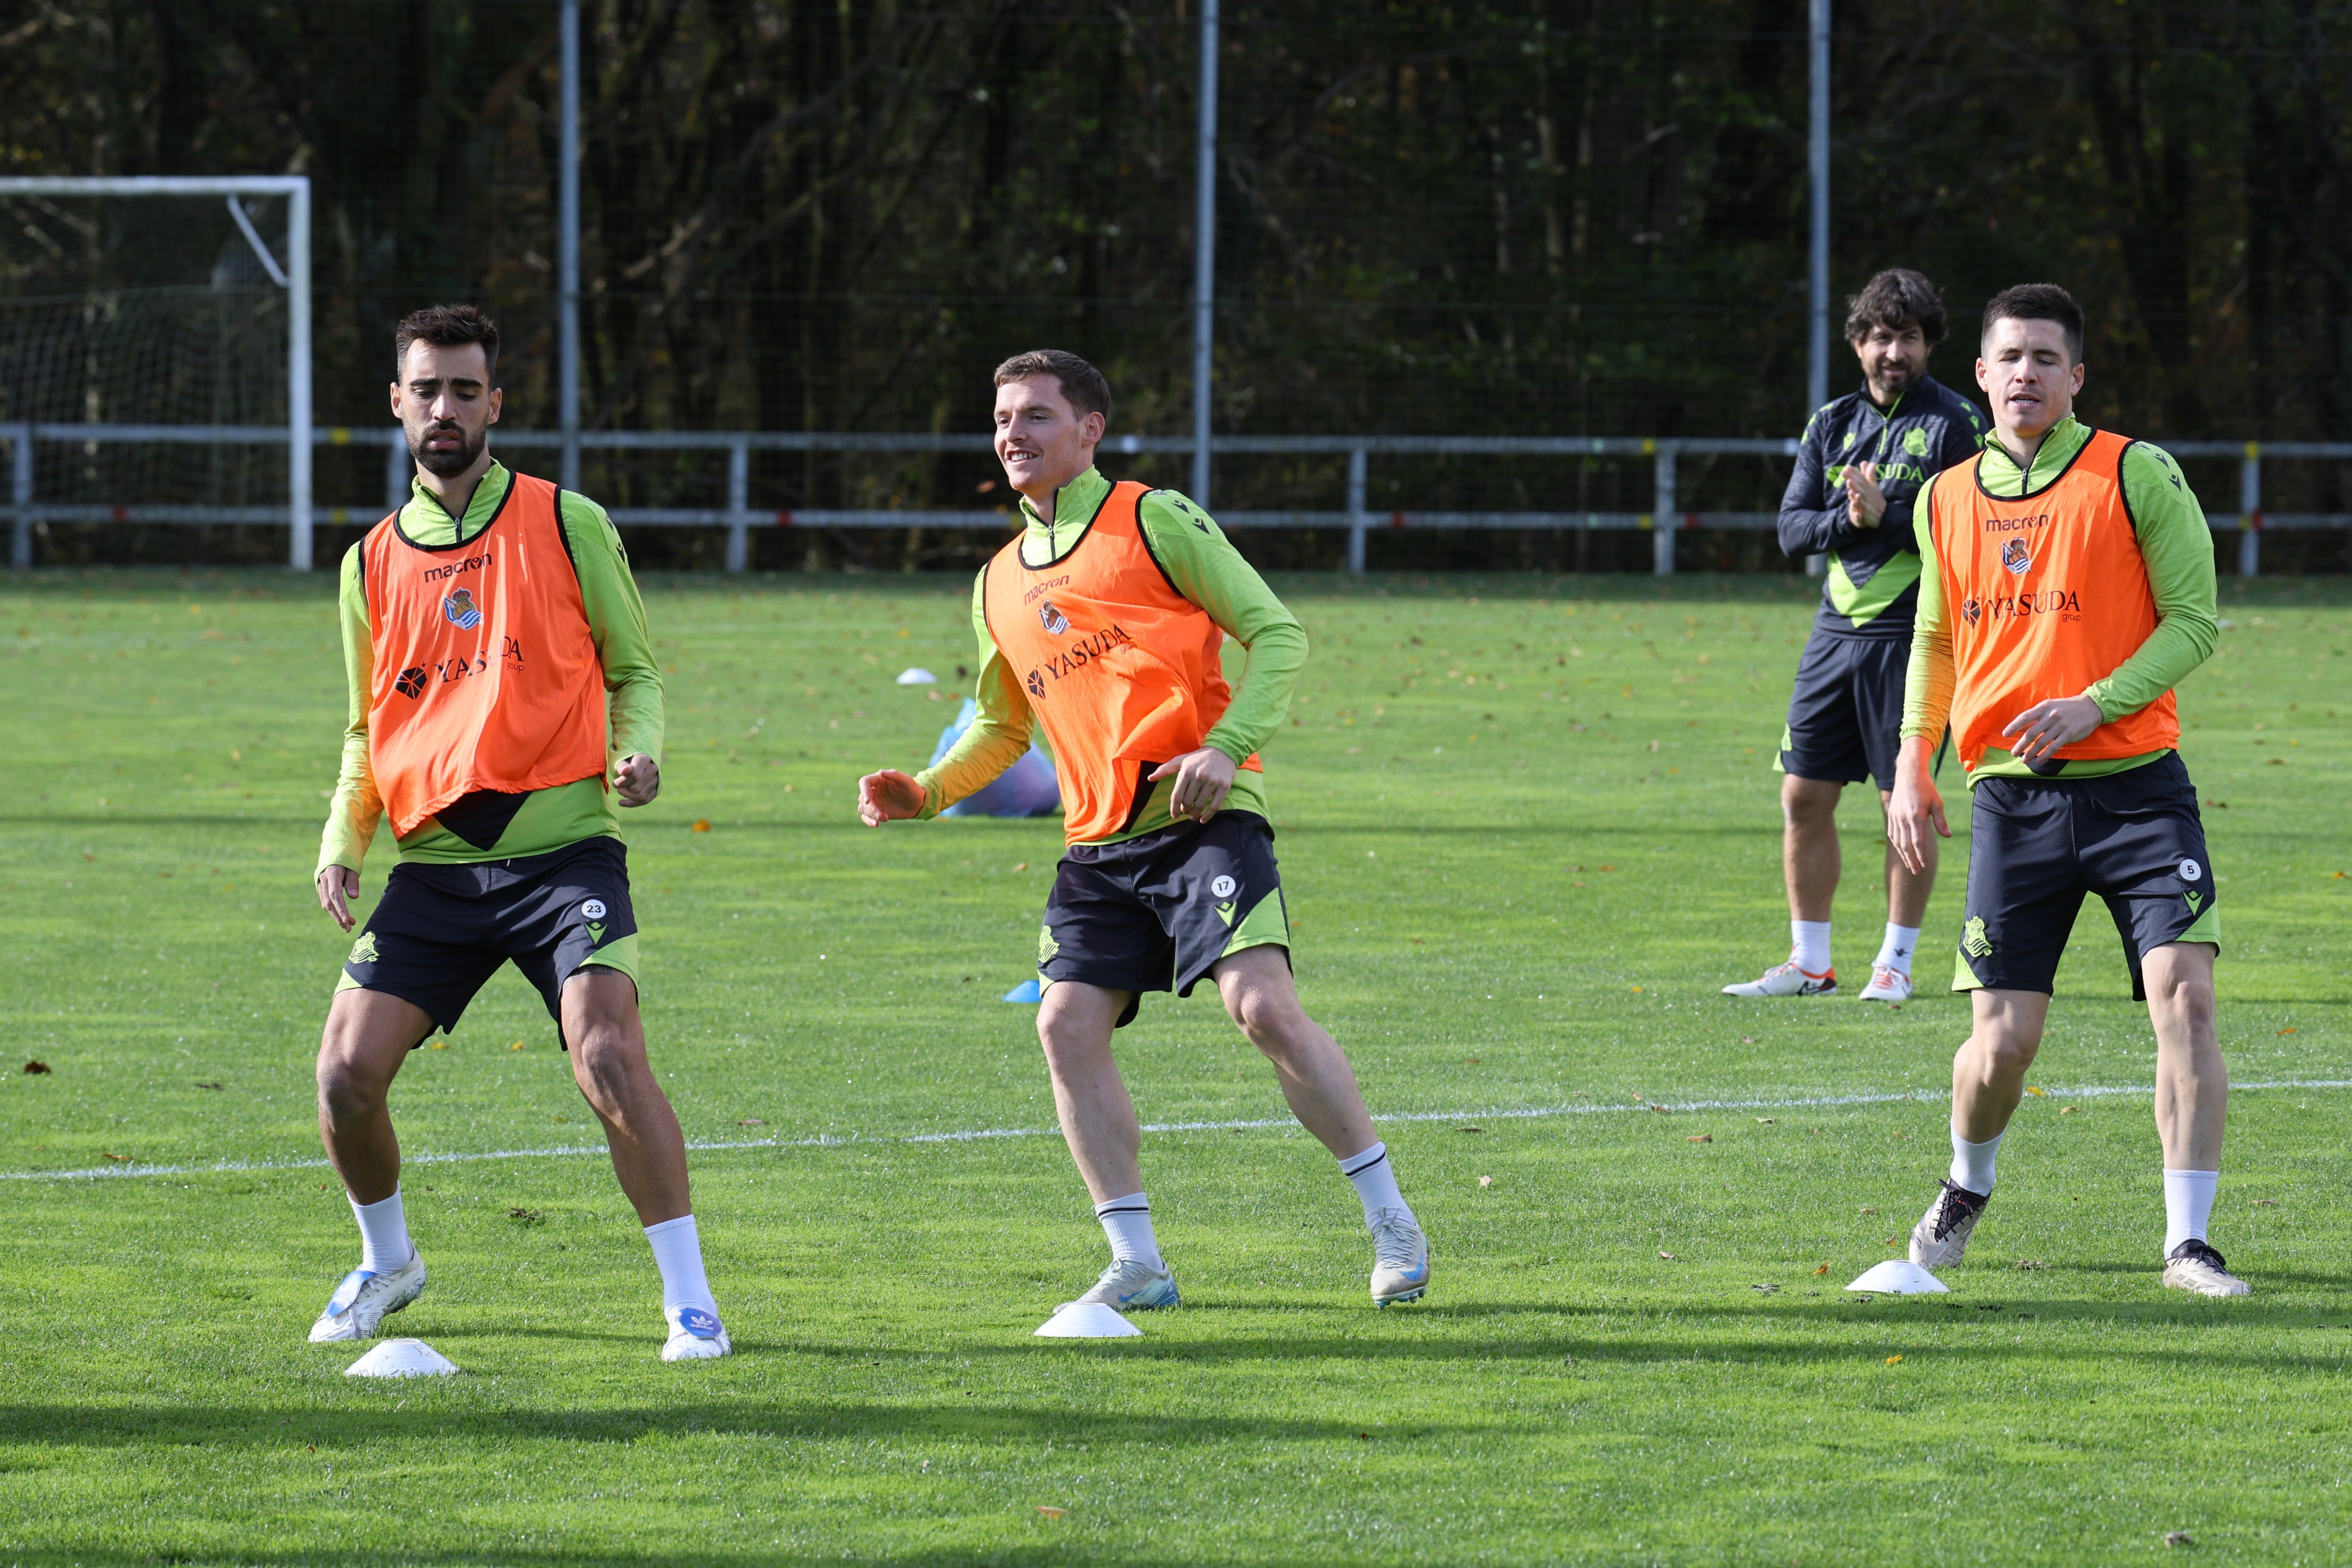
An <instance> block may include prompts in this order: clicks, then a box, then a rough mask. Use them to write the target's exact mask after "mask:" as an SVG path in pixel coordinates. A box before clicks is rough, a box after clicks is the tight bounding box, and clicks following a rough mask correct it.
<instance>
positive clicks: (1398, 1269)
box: [1371, 1209, 1429, 1307]
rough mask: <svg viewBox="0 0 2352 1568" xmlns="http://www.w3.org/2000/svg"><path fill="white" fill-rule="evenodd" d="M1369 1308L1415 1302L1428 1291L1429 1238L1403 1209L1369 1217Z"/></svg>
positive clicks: (1383, 1210) (1387, 1210) (1385, 1211)
mask: <svg viewBox="0 0 2352 1568" xmlns="http://www.w3.org/2000/svg"><path fill="white" fill-rule="evenodd" d="M1371 1228H1372V1305H1373V1306H1375V1307H1393V1306H1395V1305H1397V1304H1398V1303H1399V1302H1402V1301H1418V1300H1421V1298H1422V1293H1423V1291H1425V1290H1427V1289H1429V1237H1425V1236H1423V1235H1422V1234H1421V1226H1419V1225H1418V1224H1416V1223H1415V1222H1414V1220H1413V1217H1412V1214H1411V1213H1410V1212H1409V1211H1407V1210H1404V1209H1381V1211H1380V1212H1379V1213H1377V1214H1375V1215H1373V1216H1372V1227H1371Z"/></svg>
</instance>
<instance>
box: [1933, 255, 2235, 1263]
mask: <svg viewBox="0 0 2352 1568" xmlns="http://www.w3.org/2000/svg"><path fill="white" fill-rule="evenodd" d="M1979 353H1980V355H1981V357H1980V358H1979V359H1978V361H1977V384H1978V385H1979V386H1981V387H1982V388H1984V391H1985V395H1986V396H1987V397H1988V399H1990V402H1991V404H1992V416H1993V427H1994V438H1993V439H1992V440H1990V441H1987V442H1986V443H1985V445H1984V449H1983V450H1982V451H1981V452H1979V454H1978V455H1977V457H1976V458H1975V459H1974V460H1973V461H1970V462H1967V463H1963V464H1961V465H1960V466H1958V468H1946V469H1945V470H1944V471H1943V472H1942V473H1940V474H1938V475H1937V477H1936V478H1935V479H1934V480H1933V481H1931V483H1930V485H1929V488H1928V491H1927V497H1926V498H1925V501H1924V504H1922V505H1921V506H1919V508H1918V509H1917V510H1916V514H1915V527H1916V531H1917V533H1918V538H1919V553H1920V554H1921V556H1922V557H1923V558H1924V560H1925V565H1924V567H1923V569H1922V572H1921V574H1920V579H1919V615H1918V619H1917V622H1916V626H1915V628H1914V631H1913V634H1912V644H1911V669H1910V676H1909V679H1908V680H1907V682H1906V691H1905V696H1904V715H1903V744H1902V750H1901V752H1900V753H1899V755H1898V757H1897V760H1896V763H1895V791H1894V794H1893V795H1892V797H1891V800H1890V803H1889V805H1888V807H1887V813H1886V821H1887V827H1888V837H1889V838H1890V840H1891V842H1892V843H1893V844H1894V846H1895V853H1896V854H1897V855H1899V856H1901V857H1902V858H1903V863H1904V864H1905V865H1906V866H1908V867H1909V868H1911V869H1912V870H1914V871H1917V870H1919V869H1920V868H1922V867H1923V866H1924V865H1925V863H1926V858H1927V857H1926V847H1927V842H1928V839H1927V829H1928V826H1929V825H1930V824H1931V823H1932V824H1933V826H1934V828H1935V830H1936V831H1937V833H1940V834H1943V835H1944V836H1945V837H1950V836H1951V829H1950V828H1949V827H1948V826H1946V825H1945V821H1944V803H1943V800H1942V798H1941V796H1940V795H1937V790H1936V785H1935V783H1934V781H1933V779H1932V778H1930V776H1929V772H1930V770H1929V767H1928V756H1929V753H1930V752H1932V751H1933V750H1934V748H1935V746H1936V743H1937V740H1938V738H1939V737H1941V736H1942V735H1943V733H1944V728H1945V724H1946V722H1947V721H1949V723H1950V726H1951V731H1952V737H1953V742H1954V745H1955V747H1956V749H1957V750H1958V752H1959V758H1960V763H1961V765H1962V766H1963V767H1965V768H1966V769H1967V770H1968V775H1969V805H1970V817H1969V824H1970V835H1969V890H1968V902H1967V906H1966V908H1967V915H1966V924H1965V925H1964V926H1963V927H1962V929H1961V932H1960V944H1959V952H1958V954H1957V955H1956V963H1955V968H1954V972H1953V979H1952V989H1954V990H1955V991H1966V992H1969V993H1970V994H1971V997H1970V1006H1971V1008H1972V1010H1973V1012H1974V1014H1975V1027H1974V1030H1973V1031H1972V1032H1971V1033H1970V1035H1969V1040H1968V1043H1967V1044H1966V1045H1964V1046H1962V1047H1960V1051H1959V1055H1958V1058H1956V1059H1955V1060H1954V1062H1953V1063H1952V1165H1951V1173H1950V1174H1949V1176H1948V1177H1947V1178H1946V1180H1945V1181H1944V1184H1943V1191H1942V1192H1941V1193H1940V1194H1937V1198H1936V1200H1935V1202H1934V1203H1932V1204H1930V1205H1928V1207H1927V1215H1925V1217H1923V1218H1922V1219H1921V1220H1920V1221H1919V1224H1918V1225H1917V1226H1916V1227H1915V1228H1914V1229H1913V1230H1912V1232H1911V1261H1912V1262H1914V1263H1917V1264H1921V1265H1924V1266H1926V1267H1928V1268H1938V1267H1941V1266H1944V1265H1947V1264H1953V1263H1958V1261H1959V1260H1960V1258H1961V1255H1962V1254H1963V1253H1964V1252H1965V1251H1966V1250H1967V1248H1968V1244H1969V1236H1970V1235H1971V1234H1973V1233H1974V1231H1975V1230H1976V1226H1977V1221H1978V1220H1979V1217H1981V1216H1982V1215H1983V1214H1984V1211H1985V1205H1986V1204H1987V1203H1988V1202H1989V1201H1990V1199H1991V1196H1992V1189H1993V1157H1994V1155H1995V1153H1996V1152H1998V1151H1999V1149H2000V1141H2001V1139H2002V1137H2003V1136H2004V1135H2005V1133H2006V1131H2007V1130H2008V1127H2009V1120H2010V1117H2011V1114H2012V1113H2013V1112H2014V1111H2015V1110H2017V1105H2018V1100H2019V1097H2020V1096H2021V1094H2022V1093H2023V1092H2024V1089H2025V1073H2026V1069H2027V1068H2029V1067H2031V1066H2032V1063H2033V1058H2034V1054H2035V1053H2036V1052H2037V1051H2038V1050H2040V1049H2041V1047H2042V1024H2043V1020H2044V1019H2045V1018H2046V1017H2047V1016H2048V1014H2049V1011H2050V994H2051V991H2052V989H2053V985H2054V984H2055V982H2056V977H2057V973H2058V960H2059V956H2060V955H2061V954H2062V953H2063V952H2065V949H2066V938H2067V935H2068V933H2069V932H2070V931H2073V929H2074V917H2075V915H2076V913H2077V912H2078V911H2079V910H2081V908H2082V904H2083V899H2084V895H2085V894H2089V893H2096V894H2098V895H2099V896H2100V898H2101V899H2103V900H2105V903H2106V906H2107V910H2108V913H2109V914H2111V915H2112V916H2114V918H2115V922H2116V932H2117V934H2119V935H2120V936H2121V937H2122V938H2123V947H2124V962H2125V964H2126V967H2127V968H2128V969H2129V970H2130V973H2131V981H2132V994H2134V995H2135V996H2138V997H2141V998H2144V999H2145V1000H2146V1001H2147V1013H2148V1020H2149V1022H2150V1023H2151V1024H2153V1025H2154V1026H2155V1029H2156V1128H2157V1133H2158V1139H2159V1140H2160V1142H2162V1144H2163V1147H2164V1211H2165V1239H2164V1249H2163V1259H2164V1263H2163V1268H2164V1275H2163V1278H2164V1283H2165V1284H2166V1285H2168V1286H2170V1287H2171V1288H2173V1289H2178V1290H2189V1291H2193V1292H2195V1293H2197V1294H2199V1295H2202V1296H2242V1295H2245V1294H2246V1293H2247V1286H2246V1283H2245V1281H2244V1280H2242V1279H2238V1278H2237V1277H2236V1276H2234V1275H2232V1274H2231V1272H2230V1271H2229V1268H2228V1266H2227V1265H2226V1264H2225V1263H2224V1262H2223V1261H2222V1258H2221V1254H2220V1253H2219V1252H2216V1251H2215V1250H2214V1249H2213V1247H2212V1245H2211V1244H2210V1242H2209V1241H2208V1240H2207V1239H2206V1225H2207V1221H2208V1219H2209V1217H2210V1215H2211V1213H2212V1209H2213V1195H2214V1189H2215V1187H2216V1185H2217V1184H2218V1183H2219V1182H2220V1180H2221V1127H2222V1119H2223V1116H2224V1113H2225V1112H2226V1110H2227V1109H2228V1105H2229V1095H2230V1075H2229V1071H2228V1069H2227V1068H2225V1067H2224V1066H2223V1064H2222V1061H2221V1046H2220V1044H2219V1042H2218V1040H2217V1038H2216V1037H2215V1033H2214V1027H2213V960H2214V956H2215V954H2216V953H2217V952H2220V949H2221V927H2220V924H2219V922H2218V916H2217V911H2216V908H2215V905H2216V901H2217V891H2216V888H2215V883H2216V882H2217V881H2219V879H2218V878H2217V877H2215V876H2214V875H2213V868H2212V863H2211V861H2210V859H2209V858H2207V855H2206V852H2205V829H2204V826H2203V825H2202V823H2201V822H2200V820H2199V817H2198V812H2197V791H2196V788H2195V786H2194V785H2192V784H2190V783H2189V770H2188V769H2187V768H2186V767H2184V766H2183V765H2182V764H2181V761H2180V754H2179V750H2178V749H2177V748H2178V747H2179V744H2180V720H2179V714H2178V712H2177V710H2176V708H2175V704H2174V700H2173V695H2172V689H2173V687H2174V686H2176V685H2177V684H2179V682H2180V681H2181V680H2182V679H2185V678H2186V677H2187V676H2188V675H2189V672H2190V671H2191V670H2194V669H2195V668H2197V667H2198V666H2199V665H2200V664H2202V663H2203V662H2204V661H2205V660H2206V659H2207V658H2209V657H2210V656H2211V654H2212V652H2213V641H2214V637H2215V636H2216V630H2217V628H2216V626H2215V616H2214V611H2215V602H2214V592H2213V538H2212V535H2211V534H2210V532H2209V531H2207V528H2206V523H2205V514H2204V512H2203V511H2202V510H2200V508H2199V506H2198V504H2197V498H2196V496H2195V495H2194V494H2192V493H2191V492H2190V490H2189V486H2188V484H2187V482H2186V481H2185V480H2184V479H2182V477H2181V473H2180V467H2179V464H2177V463H2175V462H2174V461H2173V460H2172V458H2171V457H2170V456H2169V455H2168V454H2167V453H2165V452H2163V451H2161V450H2160V449H2158V448H2157V447H2151V446H2149V445H2148V444H2147V443H2146V442H2144V441H2133V440H2128V439H2126V437H2121V436H2118V435H2116V434H2115V433H2114V432H2113V431H2109V430H2093V429H2091V428H2089V427H2088V426H2084V425H2083V424H2082V423H2081V422H2080V421H2078V420H2077V419H2075V417H2074V397H2075V395H2076V394H2077V393H2079V392H2081V391H2082V389H2083V312H2082V309H2081V307H2079V306H2077V305H2076V304H2075V303H2074V298H2073V297H2072V296H2071V295H2069V294H2068V293H2067V292H2066V290H2064V289H2060V288H2058V287H2056V286H2055V285H2053V284H2048V283H2028V284H2023V285H2021V286H2020V287H2018V288H2014V289H2005V290H2003V291H2002V292H2001V293H2000V294H1997V295H1995V296H1993V298H1992V300H1990V302H1989V303H1988V304H1987V305H1986V306H1985V312H1984V332H1983V337H1982V339H1981V342H1980V347H1979Z"/></svg>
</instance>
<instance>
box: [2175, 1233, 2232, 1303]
mask: <svg viewBox="0 0 2352 1568" xmlns="http://www.w3.org/2000/svg"><path fill="white" fill-rule="evenodd" d="M2164 1282H2165V1284H2166V1285H2167V1286H2168V1287H2170V1288H2171V1289H2175V1290H2190V1291H2194V1292H2195V1293H2196V1294H2198V1295H2200V1296H2251V1295H2252V1294H2253V1293H2254V1288H2253V1287H2252V1286H2251V1285H2249V1284H2247V1283H2246V1282H2245V1281H2244V1280H2242V1279H2239V1278H2238V1277H2237V1276H2236V1275H2234V1274H2232V1273H2231V1272H2230V1266H2229V1265H2228V1264H2227V1263H2224V1262H2223V1261H2222V1260H2221V1254H2220V1253H2218V1252H2216V1251H2214V1250H2213V1249H2212V1248H2211V1247H2208V1246H2206V1245H2205V1243H2203V1242H2201V1241H2200V1240H2198V1239H2197V1238H2196V1237H2190V1238H2189V1239H2188V1240H2187V1241H2184V1242H2182V1243H2181V1244H2180V1245H2179V1246H2178V1247H2174V1248H2173V1249H2172V1256H2171V1257H2169V1258H2166V1259H2165V1260H2164Z"/></svg>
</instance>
